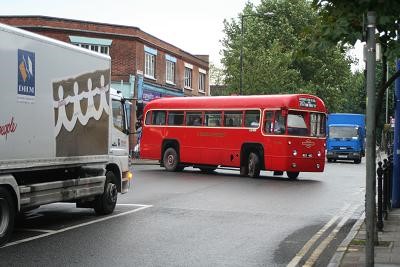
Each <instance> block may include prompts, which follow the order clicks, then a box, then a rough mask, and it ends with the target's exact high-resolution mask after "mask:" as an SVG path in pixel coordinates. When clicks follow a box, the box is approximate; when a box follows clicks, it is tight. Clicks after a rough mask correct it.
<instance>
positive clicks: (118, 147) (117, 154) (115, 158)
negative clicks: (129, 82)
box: [109, 88, 131, 193]
mask: <svg viewBox="0 0 400 267" xmlns="http://www.w3.org/2000/svg"><path fill="white" fill-rule="evenodd" d="M110 97H111V107H112V108H111V109H112V116H110V119H111V120H110V124H111V125H110V127H109V129H110V144H109V155H110V164H109V166H111V165H112V164H116V165H118V167H119V169H120V170H122V173H121V174H120V178H121V188H120V192H121V193H126V192H127V191H128V189H129V180H130V177H131V174H130V172H129V163H128V161H127V160H126V158H127V157H129V131H130V127H129V121H130V120H129V110H130V103H129V102H128V101H126V99H125V98H124V97H123V96H122V94H121V93H120V91H117V90H115V89H114V88H110Z"/></svg>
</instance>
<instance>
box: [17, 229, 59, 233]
mask: <svg viewBox="0 0 400 267" xmlns="http://www.w3.org/2000/svg"><path fill="white" fill-rule="evenodd" d="M14 231H27V232H43V233H54V232H55V231H56V230H46V229H32V228H15V229H14Z"/></svg>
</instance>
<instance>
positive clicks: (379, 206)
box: [376, 161, 383, 231]
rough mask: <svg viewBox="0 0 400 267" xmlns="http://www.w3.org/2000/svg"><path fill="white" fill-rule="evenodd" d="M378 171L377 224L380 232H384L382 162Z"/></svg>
mask: <svg viewBox="0 0 400 267" xmlns="http://www.w3.org/2000/svg"><path fill="white" fill-rule="evenodd" d="M378 166H379V167H378V169H377V170H376V173H377V174H378V218H377V219H378V221H377V223H376V227H377V228H378V231H382V230H383V216H382V180H383V169H382V161H379V162H378Z"/></svg>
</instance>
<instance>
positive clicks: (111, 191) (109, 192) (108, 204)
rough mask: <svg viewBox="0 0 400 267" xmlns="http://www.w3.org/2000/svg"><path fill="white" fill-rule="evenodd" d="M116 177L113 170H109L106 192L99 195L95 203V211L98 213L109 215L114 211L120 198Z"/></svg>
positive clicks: (105, 186)
mask: <svg viewBox="0 0 400 267" xmlns="http://www.w3.org/2000/svg"><path fill="white" fill-rule="evenodd" d="M115 181H116V178H115V175H114V173H113V172H111V171H107V173H106V182H105V184H104V193H103V194H102V195H100V196H98V197H97V198H96V200H95V203H94V211H95V212H96V214H97V215H107V214H110V213H112V212H113V211H114V209H115V205H116V204H117V199H118V189H117V185H116V182H115Z"/></svg>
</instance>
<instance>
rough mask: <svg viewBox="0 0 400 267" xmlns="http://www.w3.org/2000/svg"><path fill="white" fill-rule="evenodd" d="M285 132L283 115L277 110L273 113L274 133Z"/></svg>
mask: <svg viewBox="0 0 400 267" xmlns="http://www.w3.org/2000/svg"><path fill="white" fill-rule="evenodd" d="M285 132H286V120H285V117H283V116H282V114H281V112H280V111H277V112H276V113H275V121H274V134H285Z"/></svg>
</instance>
